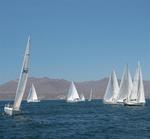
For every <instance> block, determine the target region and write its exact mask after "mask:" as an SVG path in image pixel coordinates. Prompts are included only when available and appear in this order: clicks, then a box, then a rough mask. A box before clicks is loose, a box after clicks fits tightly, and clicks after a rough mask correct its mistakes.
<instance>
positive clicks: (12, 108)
mask: <svg viewBox="0 0 150 139" xmlns="http://www.w3.org/2000/svg"><path fill="white" fill-rule="evenodd" d="M29 58H30V36H29V38H28V42H27V47H26V50H25V54H24V59H23V65H22V69H21V74H20V78H19V82H18V86H17V90H16V96H15V100H14V104H13V105H10V104H7V105H5V107H4V112H5V113H6V114H8V115H13V114H15V113H17V112H19V111H20V105H21V101H22V98H23V95H24V92H25V88H26V83H27V79H28V74H29Z"/></svg>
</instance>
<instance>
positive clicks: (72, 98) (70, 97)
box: [67, 82, 80, 102]
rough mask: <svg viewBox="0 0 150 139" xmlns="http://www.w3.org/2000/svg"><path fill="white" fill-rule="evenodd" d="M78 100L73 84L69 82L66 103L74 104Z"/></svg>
mask: <svg viewBox="0 0 150 139" xmlns="http://www.w3.org/2000/svg"><path fill="white" fill-rule="evenodd" d="M79 100H80V98H79V95H78V92H77V89H76V87H75V85H74V83H73V82H71V85H70V88H69V92H68V96H67V101H68V102H76V101H79Z"/></svg>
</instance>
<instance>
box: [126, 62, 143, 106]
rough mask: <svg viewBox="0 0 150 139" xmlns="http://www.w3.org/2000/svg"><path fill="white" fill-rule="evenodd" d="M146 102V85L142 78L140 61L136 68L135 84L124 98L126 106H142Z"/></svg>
mask: <svg viewBox="0 0 150 139" xmlns="http://www.w3.org/2000/svg"><path fill="white" fill-rule="evenodd" d="M144 104H145V94H144V85H143V79H142V71H141V66H140V63H138V66H137V68H136V72H135V76H134V81H133V86H132V90H131V92H129V93H128V97H127V99H125V100H124V105H126V106H141V105H144Z"/></svg>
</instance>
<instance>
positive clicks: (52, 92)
mask: <svg viewBox="0 0 150 139" xmlns="http://www.w3.org/2000/svg"><path fill="white" fill-rule="evenodd" d="M119 81H120V80H119ZM17 83H18V79H16V80H10V81H8V82H6V83H4V84H1V85H0V100H11V99H14V97H15V92H16V89H17ZM32 83H33V84H34V86H35V88H36V91H37V94H38V97H40V98H41V99H45V100H49V99H65V98H66V96H67V93H68V89H69V86H70V81H68V80H65V79H53V78H49V77H30V78H29V79H28V82H27V87H26V91H25V94H24V97H23V99H26V97H27V95H28V92H29V89H30V86H31V84H32ZM107 83H108V78H107V77H105V78H103V79H100V80H91V81H82V82H75V85H76V87H77V90H78V92H79V94H81V93H83V94H84V95H85V98H89V95H90V90H91V88H92V90H93V94H94V98H95V99H102V98H103V96H104V93H105V90H106V87H107ZM144 88H145V96H146V98H150V93H149V90H150V81H147V80H145V81H144Z"/></svg>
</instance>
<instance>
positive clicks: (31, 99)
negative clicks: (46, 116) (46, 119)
mask: <svg viewBox="0 0 150 139" xmlns="http://www.w3.org/2000/svg"><path fill="white" fill-rule="evenodd" d="M27 102H39V100H38V97H37V93H36V90H35V87H34V85H33V84H32V87H31V88H30V91H29V94H28V97H27Z"/></svg>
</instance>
